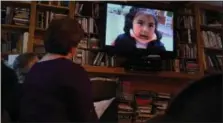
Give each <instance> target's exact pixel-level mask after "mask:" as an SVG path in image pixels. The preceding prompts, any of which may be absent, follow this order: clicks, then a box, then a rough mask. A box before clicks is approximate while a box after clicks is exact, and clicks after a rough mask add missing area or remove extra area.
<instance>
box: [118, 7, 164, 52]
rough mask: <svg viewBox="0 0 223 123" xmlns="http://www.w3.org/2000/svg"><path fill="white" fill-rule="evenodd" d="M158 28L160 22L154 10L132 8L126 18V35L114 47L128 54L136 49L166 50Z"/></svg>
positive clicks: (119, 37) (122, 35)
mask: <svg viewBox="0 0 223 123" xmlns="http://www.w3.org/2000/svg"><path fill="white" fill-rule="evenodd" d="M157 27H158V20H157V18H156V15H155V13H154V12H153V11H152V10H149V9H144V8H135V7H132V8H131V9H130V10H129V13H128V14H127V15H126V16H125V25H124V32H125V33H124V34H121V35H119V36H118V37H117V38H116V40H115V44H114V45H115V47H116V49H117V50H118V51H119V50H120V51H123V48H124V50H125V52H127V53H128V51H132V50H134V49H136V48H141V49H150V48H156V49H158V50H160V51H162V50H165V47H164V44H163V43H162V42H161V41H160V40H161V38H162V35H161V33H160V32H159V31H158V30H157Z"/></svg>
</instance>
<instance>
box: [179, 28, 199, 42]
mask: <svg viewBox="0 0 223 123" xmlns="http://www.w3.org/2000/svg"><path fill="white" fill-rule="evenodd" d="M195 34H196V33H195V32H194V30H191V29H187V30H176V37H177V41H178V42H179V44H180V43H188V44H192V43H196V35H195Z"/></svg>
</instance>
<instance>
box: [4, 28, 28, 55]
mask: <svg viewBox="0 0 223 123" xmlns="http://www.w3.org/2000/svg"><path fill="white" fill-rule="evenodd" d="M1 34H2V35H1V38H2V41H1V51H2V53H24V52H27V47H28V46H27V45H28V44H27V43H28V36H29V33H28V32H24V33H21V32H8V31H2V33H1Z"/></svg>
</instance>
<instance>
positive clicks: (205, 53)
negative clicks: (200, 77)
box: [194, 3, 223, 74]
mask: <svg viewBox="0 0 223 123" xmlns="http://www.w3.org/2000/svg"><path fill="white" fill-rule="evenodd" d="M194 9H195V14H196V15H197V16H196V23H197V24H196V30H197V40H198V41H199V42H198V52H199V54H200V55H199V65H200V71H201V73H203V74H208V73H215V72H221V73H222V72H223V65H222V62H223V56H222V54H223V9H222V7H221V6H219V7H218V6H211V5H207V4H201V3H199V4H198V3H195V4H194ZM208 11H212V12H214V13H218V14H221V19H220V20H217V21H219V22H218V23H219V24H220V25H219V26H211V25H208V24H210V22H207V20H208V19H209V18H213V17H214V16H215V15H209V16H207V15H205V12H208ZM212 23H213V22H212ZM203 32H213V33H214V34H216V35H217V34H218V35H219V37H220V38H221V40H220V43H219V42H218V41H216V39H214V40H213V39H212V40H210V37H212V36H210V35H209V36H208V35H207V37H208V39H207V40H205V39H204V36H203ZM209 34H210V33H209ZM216 35H214V37H216ZM206 42H207V43H209V44H206ZM216 42H217V43H216ZM210 43H211V44H210ZM214 43H215V44H214ZM207 45H208V46H207ZM210 55H211V56H216V55H221V56H222V57H221V58H217V57H216V58H214V59H215V60H217V61H212V60H213V59H211V61H209V60H210V59H209V58H210V57H209V56H210ZM207 57H209V58H207ZM212 58H213V57H212ZM210 62H212V63H210ZM216 62H217V63H216ZM210 64H212V65H210ZM216 64H217V65H216ZM216 67H217V68H216ZM216 69H217V70H216Z"/></svg>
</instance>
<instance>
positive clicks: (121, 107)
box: [118, 100, 134, 123]
mask: <svg viewBox="0 0 223 123" xmlns="http://www.w3.org/2000/svg"><path fill="white" fill-rule="evenodd" d="M133 112H134V110H133V107H132V102H131V101H128V100H119V104H118V122H121V123H123V122H124V123H125V122H126V123H130V122H132V119H133V114H134V113H133Z"/></svg>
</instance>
